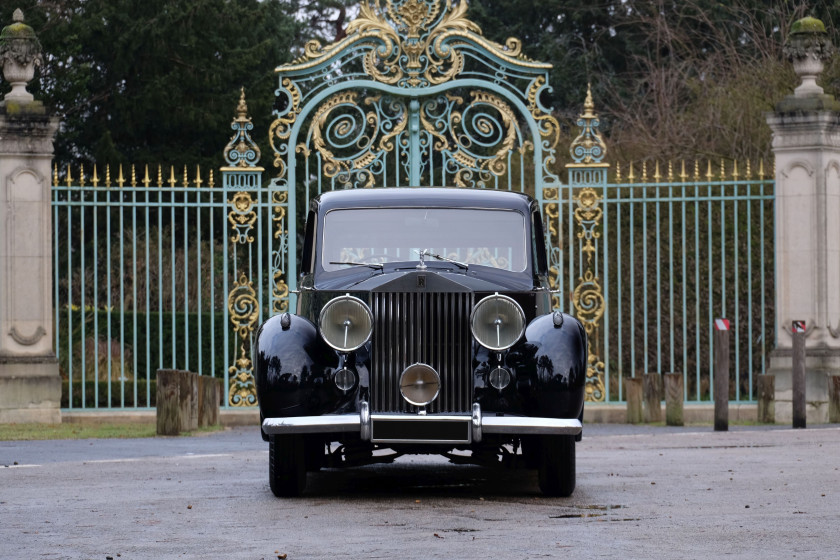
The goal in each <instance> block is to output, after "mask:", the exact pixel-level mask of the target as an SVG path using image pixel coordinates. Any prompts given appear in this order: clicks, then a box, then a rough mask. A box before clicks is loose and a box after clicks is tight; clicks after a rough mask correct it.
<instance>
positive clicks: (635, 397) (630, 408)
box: [624, 377, 644, 424]
mask: <svg viewBox="0 0 840 560" xmlns="http://www.w3.org/2000/svg"><path fill="white" fill-rule="evenodd" d="M624 398H625V399H627V423H628V424H641V423H642V421H643V420H644V417H643V415H642V378H641V377H625V378H624Z"/></svg>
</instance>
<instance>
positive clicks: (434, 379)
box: [400, 363, 440, 406]
mask: <svg viewBox="0 0 840 560" xmlns="http://www.w3.org/2000/svg"><path fill="white" fill-rule="evenodd" d="M439 392H440V375H438V372H436V371H435V369H434V368H433V367H431V366H428V365H426V364H420V363H417V364H411V365H410V366H408V367H407V368H405V370H404V371H403V372H402V375H401V376H400V394H401V395H402V396H403V398H404V399H405V400H406V401H408V402H409V403H410V404H413V405H414V406H426V405H427V404H429V403H430V402H432V401H433V400H435V399H436V398H437V396H438V393H439Z"/></svg>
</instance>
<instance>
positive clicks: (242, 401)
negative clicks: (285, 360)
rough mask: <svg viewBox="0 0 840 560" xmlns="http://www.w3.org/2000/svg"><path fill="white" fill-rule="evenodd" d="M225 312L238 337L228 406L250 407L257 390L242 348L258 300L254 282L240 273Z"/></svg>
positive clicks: (255, 316) (256, 313) (254, 322)
mask: <svg viewBox="0 0 840 560" xmlns="http://www.w3.org/2000/svg"><path fill="white" fill-rule="evenodd" d="M228 312H229V314H230V321H231V323H232V324H233V328H234V331H235V332H236V334H237V335H238V336H239V338H240V339H241V343H240V356H239V358H237V360H236V363H235V364H234V365H232V366H230V368H228V373H229V374H230V375H229V379H230V389H229V391H228V402H229V403H230V405H231V406H253V405H255V404H256V401H257V389H256V386H255V385H254V374H253V368H252V365H253V364H252V362H251V359H250V358H249V357H248V353H247V351H246V350H245V348H246V346H247V344H246V343H247V341H248V339H249V337H250V336H251V333H252V332H253V331H254V327H256V325H257V319H258V317H259V301H258V300H257V293H256V291H254V284H253V282H251V281H250V280H248V276H247V275H246V274H245V273H244V272H243V273H241V274H240V276H239V280H238V281H237V282H235V283H234V287H233V289H232V290H231V291H230V294H229V295H228Z"/></svg>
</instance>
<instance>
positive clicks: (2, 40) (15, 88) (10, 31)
mask: <svg viewBox="0 0 840 560" xmlns="http://www.w3.org/2000/svg"><path fill="white" fill-rule="evenodd" d="M12 19H13V20H14V23H12V24H11V25H8V26H6V27H4V28H3V31H2V32H0V64H2V67H3V77H4V78H5V79H6V80H7V81H8V82H9V83H10V84H11V86H12V91H10V92H9V93H7V94H6V97H5V98H4V100H5V101H17V102H18V103H28V102H31V101H32V100H33V97H32V94H31V93H29V92H28V91H26V84H27V83H29V81H30V80H32V78H33V77H34V76H35V67H36V66H40V65H41V64H43V62H44V58H43V55H42V54H41V50H42V49H41V43H40V42H39V41H38V38H37V37H36V36H35V31H34V30H33V29H32V28H31V27H29V26H28V25H26V24H25V23H23V12H22V11H21V10H20V9H17V10H15V13H14V15H13V16H12Z"/></svg>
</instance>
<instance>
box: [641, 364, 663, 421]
mask: <svg viewBox="0 0 840 560" xmlns="http://www.w3.org/2000/svg"><path fill="white" fill-rule="evenodd" d="M643 385H644V389H643V393H644V397H645V422H661V421H662V375H661V374H659V373H646V374H645V377H644V383H643Z"/></svg>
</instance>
